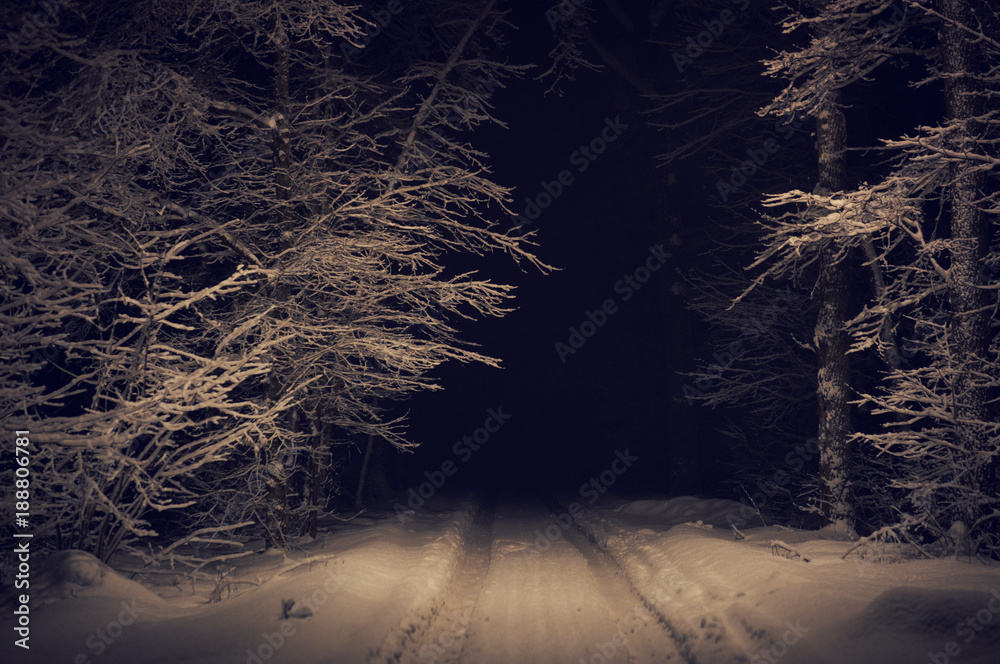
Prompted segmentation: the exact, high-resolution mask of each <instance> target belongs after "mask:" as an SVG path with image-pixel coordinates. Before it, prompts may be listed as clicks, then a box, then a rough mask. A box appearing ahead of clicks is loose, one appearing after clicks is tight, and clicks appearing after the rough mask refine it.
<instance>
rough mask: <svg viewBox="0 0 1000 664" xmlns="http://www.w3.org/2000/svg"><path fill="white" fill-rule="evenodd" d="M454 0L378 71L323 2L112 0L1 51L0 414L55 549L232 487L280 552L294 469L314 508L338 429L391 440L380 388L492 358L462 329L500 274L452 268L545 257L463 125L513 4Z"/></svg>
mask: <svg viewBox="0 0 1000 664" xmlns="http://www.w3.org/2000/svg"><path fill="white" fill-rule="evenodd" d="M454 9H455V12H456V13H457V15H452V16H451V17H450V21H449V22H447V23H439V24H432V26H431V28H430V29H432V30H435V31H437V33H438V34H437V35H436V36H437V38H438V40H437V41H436V43H438V44H443V45H444V46H441V47H440V48H441V50H440V51H438V52H437V53H435V54H434V57H433V58H428V59H421V60H419V61H415V62H414V63H413V64H412V65H411V66H409V67H407V68H406V70H405V71H404V72H402V73H401V74H399V75H397V76H394V77H391V78H385V77H383V78H384V80H375V77H374V76H367V75H363V74H361V73H355V71H354V70H355V69H357V68H358V66H357V63H356V62H349V61H348V59H347V58H346V57H345V56H344V54H343V53H342V52H341V51H342V50H343V49H341V46H343V45H344V44H345V43H346V44H348V45H353V46H354V47H360V46H362V45H363V42H362V40H361V35H362V30H363V28H364V27H365V26H366V24H365V21H366V18H365V16H366V15H365V14H363V13H358V12H357V11H356V9H354V8H349V7H347V6H343V5H338V4H335V3H328V2H316V1H313V0H301V1H298V2H281V3H277V2H266V1H262V2H251V3H230V2H223V1H220V2H215V3H210V4H209V5H197V6H192V5H188V4H187V3H173V2H169V1H167V2H161V1H159V0H151V1H150V2H143V3H138V4H134V5H129V6H128V7H125V6H118V5H113V6H112V5H108V4H101V5H98V6H93V7H88V10H89V11H88V12H87V14H86V16H87V19H88V21H80V22H79V23H77V24H75V27H74V28H73V29H74V30H76V33H75V34H74V35H72V36H70V35H65V36H64V35H62V34H61V33H58V32H54V31H53V32H51V33H49V34H41V35H38V37H37V39H36V41H35V44H36V46H34V50H33V51H29V50H26V49H25V47H23V46H22V47H21V49H20V51H19V52H18V53H15V54H14V56H13V57H12V58H11V61H12V63H19V65H20V69H17V68H15V67H14V66H11V67H10V68H9V69H8V70H7V71H8V72H13V73H8V75H7V79H6V80H5V85H6V86H7V89H8V92H9V94H6V95H5V98H6V99H18V100H19V101H17V102H10V103H9V106H8V108H7V109H5V110H8V111H9V112H8V113H6V114H5V115H6V120H5V121H6V122H9V123H10V125H11V127H10V132H9V133H8V135H9V136H13V137H14V140H12V141H10V142H8V146H7V147H8V150H7V152H6V153H5V157H4V160H5V168H4V173H5V177H7V174H8V173H10V174H11V175H10V178H8V182H7V183H5V186H4V193H3V199H2V200H3V201H4V210H3V212H4V216H5V219H6V220H7V226H6V228H5V239H6V242H5V244H4V247H5V250H4V251H5V255H4V262H3V269H4V271H5V273H8V272H9V273H10V278H9V279H5V287H6V288H7V290H8V293H7V295H8V298H9V302H10V303H11V304H10V305H9V306H8V311H9V312H10V313H9V315H8V317H7V318H5V320H4V336H5V338H8V339H10V340H11V343H10V344H9V345H5V348H4V352H5V353H9V354H10V357H11V359H12V360H14V359H17V360H18V361H16V362H12V363H11V364H10V365H8V366H9V367H10V368H9V369H8V368H5V370H4V371H5V372H7V373H5V374H4V378H3V382H2V384H3V387H4V392H3V399H4V400H3V404H4V420H5V421H6V422H9V423H10V426H12V427H16V428H24V429H30V430H32V434H33V441H34V442H36V443H38V444H39V445H40V449H39V451H38V454H37V456H36V459H37V461H36V462H37V463H44V464H45V467H46V471H47V472H46V473H45V476H46V477H47V478H48V479H47V480H46V482H47V484H45V485H43V486H40V487H36V491H38V494H39V496H44V498H40V499H39V501H38V502H37V503H36V505H43V504H45V505H47V507H46V509H45V510H44V511H42V515H43V516H42V517H41V518H44V519H46V520H47V522H46V524H45V525H44V527H43V530H44V529H48V530H50V531H51V532H54V533H63V532H66V531H68V530H70V531H72V532H73V533H74V539H73V540H66V539H65V538H64V539H63V540H61V542H60V543H61V544H63V545H72V546H78V547H80V548H85V549H88V550H92V551H95V552H97V553H98V554H99V555H100V556H102V557H105V558H106V557H107V556H108V555H110V554H111V553H112V552H113V551H114V550H115V549H116V548H117V547H118V546H119V545H120V544H121V543H122V542H123V541H126V540H128V539H129V538H134V537H142V536H146V535H149V534H151V533H152V532H153V528H152V527H151V526H150V524H149V520H148V516H149V514H150V513H151V512H156V511H162V510H166V509H171V508H179V507H191V506H193V505H195V504H198V506H199V507H198V509H205V506H206V501H211V500H212V498H213V496H214V497H215V498H219V497H223V496H225V497H226V499H228V500H229V501H230V502H232V501H233V500H237V501H239V502H241V503H242V504H243V505H245V506H247V507H248V508H249V512H248V514H251V515H252V516H254V517H255V518H256V519H257V520H258V521H259V522H261V523H263V525H264V526H265V528H266V533H267V535H268V539H269V541H270V543H272V544H274V545H281V544H282V543H283V541H284V535H285V532H286V531H287V530H288V529H289V528H291V527H292V525H291V524H290V521H289V519H290V516H289V511H288V510H289V509H290V508H292V507H294V506H295V505H296V504H297V503H298V502H301V500H302V497H295V496H292V495H290V491H291V484H290V482H289V476H290V474H291V473H292V472H293V470H294V467H295V466H296V465H302V466H305V465H306V460H309V463H310V464H311V471H310V473H311V475H312V480H313V482H312V486H313V489H312V494H311V495H310V496H308V497H307V498H308V502H309V503H310V505H309V507H308V509H310V510H312V511H313V513H315V510H316V509H317V506H318V505H319V503H320V500H319V498H320V497H318V496H317V495H316V494H317V493H318V492H321V489H322V487H321V486H320V487H317V484H316V482H319V484H320V485H322V481H321V480H318V479H317V478H318V477H320V476H321V475H322V473H323V472H324V469H323V466H324V464H327V463H331V462H332V461H331V455H330V454H329V452H330V450H329V447H328V446H329V445H331V444H332V441H334V440H342V439H343V437H342V436H332V435H331V430H332V429H338V430H341V431H344V432H348V433H358V434H361V435H371V436H375V437H377V438H379V439H381V440H385V441H388V443H389V444H392V445H393V446H395V447H397V448H406V447H408V446H410V445H411V443H410V442H409V441H408V440H407V439H406V438H405V432H404V431H403V429H402V420H401V419H400V418H399V417H398V416H391V415H390V414H389V413H390V411H389V408H390V407H391V405H392V404H393V403H394V402H398V401H400V400H402V399H405V398H406V397H407V396H408V395H410V394H412V393H413V392H415V391H419V390H425V389H434V388H435V387H436V384H435V383H434V381H433V380H432V378H431V377H430V374H429V372H430V371H431V369H433V368H434V367H435V366H437V365H439V364H440V363H442V362H445V361H448V360H458V361H461V362H473V361H476V362H485V363H487V364H491V365H496V363H497V360H495V359H493V358H491V357H489V356H487V355H484V354H482V353H479V352H477V351H475V350H474V349H472V348H470V347H469V346H468V345H467V344H465V343H463V342H461V340H460V339H459V338H458V330H457V327H456V322H457V321H459V320H461V319H463V318H474V317H477V316H483V315H487V316H489V315H502V314H503V313H505V312H506V311H507V309H506V307H505V306H504V303H505V302H506V301H507V300H508V298H509V297H510V288H509V287H507V286H505V285H502V284H495V283H492V282H491V281H489V280H488V279H483V278H479V277H476V276H475V275H473V274H453V273H449V272H448V264H447V263H448V259H449V256H450V255H452V254H454V253H456V252H465V253H471V254H474V255H484V254H486V253H488V252H492V251H500V252H505V253H507V254H509V255H510V256H512V257H514V258H515V259H516V260H518V261H524V262H525V263H528V264H532V265H535V266H538V267H544V266H543V265H542V264H541V263H540V262H539V261H538V260H537V259H536V258H535V257H534V256H533V255H532V254H531V253H530V251H528V249H527V245H526V238H525V236H523V235H520V234H518V235H514V234H508V233H506V232H503V231H499V230H497V228H496V227H495V225H494V223H493V222H492V221H491V216H490V215H496V216H498V217H499V216H501V213H502V211H503V206H504V201H505V199H506V197H507V191H506V190H505V189H504V188H502V187H500V186H499V185H497V184H495V183H493V182H492V181H491V180H490V179H489V178H488V174H487V171H486V166H485V160H486V155H484V154H482V153H481V152H479V151H477V150H476V149H475V148H474V147H473V146H471V145H469V144H468V143H467V142H465V141H462V140H460V139H458V138H456V137H454V136H453V135H452V134H454V135H460V134H461V132H463V131H466V130H468V129H469V128H471V127H474V126H476V125H477V124H478V123H480V122H484V121H492V120H493V117H492V114H491V111H490V107H489V102H488V97H487V96H486V95H484V94H483V92H482V90H483V84H480V85H479V86H478V87H477V86H475V85H474V83H475V82H477V81H485V82H486V83H490V84H495V85H499V84H500V83H499V81H500V79H501V78H502V77H503V76H505V75H508V74H510V73H514V72H516V68H512V67H508V66H507V65H503V64H501V63H499V62H498V61H496V60H495V59H493V58H492V57H490V55H489V52H488V49H489V47H490V45H489V44H488V43H487V41H488V40H486V39H484V35H486V36H489V35H492V34H494V33H495V32H496V31H497V30H499V29H500V24H501V23H502V20H503V17H502V15H501V14H499V13H497V12H496V11H495V10H494V7H493V2H487V3H484V4H482V5H480V6H468V5H462V6H461V7H458V6H457V5H456V6H455V7H454ZM369 27H370V26H369ZM60 40H65V41H66V42H67V43H66V44H62V43H61V42H60ZM49 52H55V53H56V54H58V56H59V58H58V60H57V61H56V62H55V63H52V62H51V60H50V61H49V64H50V65H52V66H51V68H46V67H45V66H43V64H42V63H43V62H44V55H45V54H46V53H49ZM355 55H356V54H355ZM25 93H27V94H25ZM445 130H447V131H448V132H449V134H448V135H447V136H445V135H444V131H445ZM71 159H72V160H73V161H72V163H68V160H71ZM8 165H9V166H8ZM8 298H5V301H6V300H8ZM74 319H76V320H81V321H86V322H87V323H88V327H86V329H85V332H84V333H82V334H81V335H79V336H76V337H70V336H68V335H66V334H64V333H60V331H59V327H60V326H61V325H65V324H66V322H67V321H69V320H74ZM53 344H54V345H55V348H56V350H57V352H58V355H57V361H56V362H54V363H52V365H53V366H52V369H51V370H46V372H42V371H39V370H38V367H36V366H34V365H32V364H31V362H30V361H29V360H30V358H31V357H32V354H33V353H36V354H37V353H38V352H40V351H45V350H46V349H48V348H49V347H50V346H52V345H53ZM25 358H28V360H26V359H25ZM35 364H37V363H35ZM379 404H380V405H379ZM223 464H224V465H223ZM223 468H225V469H227V470H226V472H225V473H223V472H220V471H221V470H222V469H223ZM39 474H41V473H39ZM216 506H217V507H220V508H221V507H222V505H221V503H219V502H217V503H216ZM207 513H208V514H209V515H210V516H220V515H224V514H227V512H225V511H224V510H221V509H220V510H215V509H208V510H207ZM231 516H232V515H231V514H229V517H231ZM227 518H228V517H227ZM225 520H226V518H222V519H220V522H217V523H214V524H209V526H212V525H215V526H220V525H224V524H223V523H221V521H225Z"/></svg>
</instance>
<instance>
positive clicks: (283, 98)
mask: <svg viewBox="0 0 1000 664" xmlns="http://www.w3.org/2000/svg"><path fill="white" fill-rule="evenodd" d="M273 39H274V44H275V46H274V92H275V102H276V105H277V108H278V116H277V118H276V125H277V127H276V129H275V132H274V137H273V139H272V143H271V149H272V154H273V163H274V191H275V199H276V200H277V201H278V202H279V204H281V203H285V202H287V201H288V200H289V199H290V198H291V177H290V175H289V173H288V170H289V166H290V165H291V154H292V151H291V145H290V143H289V136H290V133H291V132H290V131H289V126H288V105H289V81H288V78H289V48H290V47H289V43H288V35H287V34H286V32H285V26H284V23H283V21H282V17H281V11H280V9H276V10H275V15H274V34H273ZM291 217H292V216H291V215H290V214H289V212H288V210H287V207H284V206H283V207H282V208H280V211H279V215H278V224H279V227H280V232H281V245H282V248H283V249H287V248H288V247H290V246H291V240H292V232H291V231H292V229H291V228H290V224H291V223H292V222H291ZM275 290H276V292H274V293H273V297H274V298H275V299H276V300H278V301H280V300H286V299H288V295H289V294H288V292H287V287H286V286H284V285H283V284H278V287H277V288H276V289H275ZM282 389H283V386H282V385H281V381H280V379H278V378H277V377H276V376H275V374H274V373H272V374H271V380H270V383H269V386H268V390H269V392H270V395H269V396H270V397H271V399H272V400H277V399H278V397H279V396H280V394H281V391H282ZM282 447H283V445H282V442H281V441H280V440H276V441H274V442H272V444H271V445H270V447H269V449H268V450H267V451H266V454H265V457H266V458H265V462H266V463H267V466H266V471H265V472H266V476H267V480H268V485H267V494H268V495H267V501H268V505H267V521H268V523H267V524H266V526H265V528H264V530H265V533H266V538H265V539H266V545H267V546H268V547H269V548H277V549H280V548H284V546H285V533H286V532H287V531H288V506H287V499H288V497H287V493H288V491H287V487H286V486H285V473H284V472H283V471H284V469H283V468H281V467H280V463H281V460H282V458H283V454H282V451H283V450H282V449H281V448H282Z"/></svg>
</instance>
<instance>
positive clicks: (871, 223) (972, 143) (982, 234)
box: [759, 2, 998, 552]
mask: <svg viewBox="0 0 1000 664" xmlns="http://www.w3.org/2000/svg"><path fill="white" fill-rule="evenodd" d="M910 5H911V6H912V7H913V8H914V9H916V10H917V11H916V13H915V15H914V16H912V17H908V22H909V26H910V29H908V30H907V29H904V26H902V25H901V22H900V21H891V22H887V21H880V22H874V21H873V19H874V18H876V17H878V16H880V15H885V13H886V12H888V11H889V9H890V7H891V6H890V5H889V4H888V3H865V2H835V3H830V5H829V6H827V7H826V8H825V10H824V11H823V12H822V13H821V14H820V16H821V19H822V21H823V22H825V23H826V24H827V25H828V26H830V27H829V29H827V30H826V33H825V34H826V37H825V38H824V39H816V40H814V41H813V43H812V44H811V45H810V48H808V49H806V50H804V51H802V52H799V53H796V54H784V55H783V56H782V57H781V58H778V59H776V60H775V61H774V62H773V63H772V67H773V68H774V69H775V70H778V69H788V70H791V71H794V72H796V74H797V77H798V78H800V79H801V80H802V83H801V84H800V85H794V84H793V85H790V86H789V88H788V89H787V90H786V91H785V94H784V95H783V96H782V97H781V98H779V100H778V102H777V103H779V104H782V105H783V106H784V107H787V108H796V107H798V108H807V109H818V108H821V107H822V104H824V103H826V102H827V101H828V100H829V99H830V98H831V97H830V95H829V93H828V92H827V90H829V89H840V88H843V87H844V86H846V85H849V84H850V83H851V82H853V81H857V80H859V79H861V78H863V77H865V76H868V75H870V74H871V73H872V72H873V71H874V70H875V69H876V68H877V67H878V66H879V65H881V64H882V63H884V62H886V61H889V60H890V59H891V58H893V57H919V56H926V57H929V58H930V60H929V63H930V66H931V70H932V74H931V76H930V78H929V79H927V80H925V81H923V83H924V84H929V83H931V82H936V83H940V84H942V88H943V92H942V94H943V97H944V101H945V104H944V105H945V108H946V109H947V113H946V117H944V118H943V119H942V121H941V124H940V125H939V126H936V127H918V128H914V131H913V133H912V134H910V135H906V136H903V137H902V138H899V139H893V140H888V141H886V148H887V149H889V150H893V151H896V152H897V154H899V157H898V163H897V166H896V167H895V168H894V169H893V170H892V171H891V172H889V173H886V174H885V176H884V178H882V179H880V180H879V181H877V182H876V183H875V184H872V185H869V184H862V185H861V186H859V187H857V188H854V189H844V190H840V191H838V190H830V189H817V190H816V191H814V192H812V193H806V192H802V191H798V190H794V191H791V192H786V193H783V194H779V195H775V196H773V197H771V198H770V199H769V200H768V201H767V204H768V205H771V206H776V207H777V206H781V207H784V209H788V206H791V208H792V209H793V210H794V211H792V212H788V213H785V214H783V215H781V216H777V217H772V218H771V220H770V221H769V222H768V225H769V228H770V234H769V236H768V238H767V240H766V248H765V250H764V251H763V252H762V255H761V258H760V260H759V262H760V264H762V265H767V266H768V268H767V272H768V273H771V274H775V273H785V272H795V271H799V270H801V269H802V266H803V265H805V264H808V263H809V262H811V261H813V260H817V259H819V258H821V256H822V252H824V251H827V252H829V251H833V252H834V256H835V257H836V260H840V261H843V260H846V259H847V257H848V256H849V255H852V254H853V255H855V256H859V257H863V260H864V264H865V265H866V269H867V270H869V271H870V273H871V274H872V283H873V284H874V288H873V296H872V297H871V298H870V300H869V302H868V304H867V305H865V306H864V308H863V310H862V311H861V313H860V314H859V315H857V316H856V317H853V320H850V321H845V322H846V323H847V326H846V328H845V329H847V330H848V331H850V332H851V333H852V335H853V351H854V352H855V353H862V352H866V351H869V350H874V351H876V352H877V353H878V355H879V356H880V357H881V358H882V360H883V362H884V372H885V377H884V380H883V381H882V386H881V388H880V389H879V390H878V391H877V392H876V393H875V394H868V395H865V396H864V397H863V400H864V401H865V402H867V403H870V404H873V405H874V406H875V414H876V415H877V416H883V417H884V418H885V419H884V420H883V424H884V430H883V431H881V432H868V431H861V432H858V433H857V435H856V436H855V437H854V438H855V440H857V441H860V442H862V443H864V444H866V445H869V446H872V447H873V448H874V449H875V450H877V451H878V452H879V453H881V454H883V455H888V456H890V457H896V458H897V459H898V461H897V462H896V463H894V464H893V466H892V467H893V474H892V475H889V476H888V477H887V479H888V480H889V481H890V482H891V484H892V486H893V487H894V489H896V490H897V491H896V493H895V494H894V495H897V496H898V495H902V496H904V497H905V499H904V500H903V501H902V504H901V505H899V506H895V509H896V518H895V521H894V523H888V524H886V525H885V529H884V530H880V531H879V535H880V536H881V535H884V534H886V533H892V534H893V536H895V537H898V538H906V539H907V540H909V541H910V542H911V543H914V544H918V545H921V544H923V543H926V541H927V540H928V538H929V537H930V538H932V539H936V540H938V541H942V540H945V539H946V538H947V537H948V533H949V532H961V533H966V532H967V533H968V537H970V538H972V541H973V544H974V546H973V547H972V548H973V549H979V550H981V551H993V552H995V551H996V546H997V544H996V542H997V538H996V522H997V518H998V512H997V494H996V479H995V477H996V457H997V442H996V441H997V433H998V431H997V423H996V421H997V418H996V401H995V399H996V389H997V386H998V382H997V376H998V372H997V369H998V366H997V355H996V350H997V349H996V333H995V330H993V329H992V328H991V320H992V319H993V318H994V316H995V313H996V306H997V305H996V295H995V290H996V289H995V286H993V285H991V284H990V283H989V282H988V280H987V279H985V278H984V274H988V271H987V270H984V268H987V267H988V266H989V265H992V264H995V261H996V253H995V252H996V246H995V231H993V230H991V229H990V228H989V225H988V216H987V215H989V214H994V213H995V211H996V191H995V188H993V187H990V186H989V185H988V182H989V174H990V172H991V171H995V169H996V166H997V163H998V162H997V160H996V157H995V156H993V155H994V148H993V142H994V139H995V135H996V115H995V111H991V110H989V109H990V108H991V106H990V102H991V100H993V101H995V99H996V85H997V79H996V73H995V72H996V67H997V64H998V61H997V48H996V46H997V41H996V38H995V36H994V35H996V34H997V33H996V26H997V16H996V13H995V10H991V9H989V8H988V7H987V6H986V5H985V4H983V3H974V2H944V3H941V6H940V7H931V6H925V5H923V4H920V3H910ZM812 22H814V21H812V20H807V19H806V18H805V17H801V16H800V17H797V18H796V19H795V20H794V21H793V23H792V24H790V25H791V27H794V26H795V25H804V24H808V23H812ZM929 28H930V29H934V30H936V31H937V37H936V38H935V37H934V35H933V33H931V32H930V31H929ZM904 34H905V35H906V42H903V41H902V40H903V35H904ZM935 42H936V45H937V46H938V48H937V49H933V50H931V49H927V48H925V46H927V45H928V43H930V44H934V43H935ZM994 105H995V104H994ZM901 337H904V338H905V343H904V340H901ZM904 347H905V348H904ZM900 492H901V493H900ZM954 522H961V525H960V526H958V527H957V530H953V529H952V528H951V526H952V524H953V523H954ZM963 537H964V535H963Z"/></svg>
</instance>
